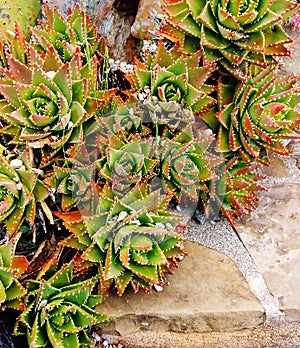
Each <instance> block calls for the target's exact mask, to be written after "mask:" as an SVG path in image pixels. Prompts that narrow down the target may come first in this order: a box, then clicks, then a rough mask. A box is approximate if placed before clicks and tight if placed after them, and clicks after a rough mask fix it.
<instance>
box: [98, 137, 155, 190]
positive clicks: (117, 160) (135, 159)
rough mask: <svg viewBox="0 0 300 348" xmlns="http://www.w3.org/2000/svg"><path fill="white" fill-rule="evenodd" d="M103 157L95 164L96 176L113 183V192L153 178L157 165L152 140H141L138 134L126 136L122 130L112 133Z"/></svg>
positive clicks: (152, 138)
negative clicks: (115, 133) (97, 171)
mask: <svg viewBox="0 0 300 348" xmlns="http://www.w3.org/2000/svg"><path fill="white" fill-rule="evenodd" d="M106 145H107V147H106V149H105V155H104V156H103V157H102V158H101V159H100V160H99V161H98V162H97V166H98V167H99V169H100V171H99V175H100V176H101V177H102V178H104V179H106V180H107V181H109V182H111V183H112V187H113V189H114V190H117V191H119V192H124V190H127V191H128V190H129V189H130V187H132V186H133V185H134V184H136V183H138V182H141V181H142V180H144V179H145V178H151V177H153V176H155V174H156V173H155V171H154V168H155V166H156V165H157V164H158V163H159V160H158V159H156V158H155V156H154V155H155V154H154V146H155V138H154V137H148V138H146V139H142V138H141V136H140V135H139V134H136V135H132V136H131V137H127V134H126V132H125V131H123V132H122V131H121V132H118V134H117V135H114V134H112V135H111V136H110V137H109V139H108V141H107V144H106Z"/></svg>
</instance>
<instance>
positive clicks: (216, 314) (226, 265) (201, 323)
mask: <svg viewBox="0 0 300 348" xmlns="http://www.w3.org/2000/svg"><path fill="white" fill-rule="evenodd" d="M186 248H187V251H188V253H189V256H188V257H186V258H185V259H184V260H183V261H182V262H181V263H180V265H179V268H180V269H178V270H174V275H172V276H170V277H169V278H168V281H169V282H170V283H168V284H169V285H166V286H165V287H164V290H163V291H162V292H153V293H152V294H146V293H144V292H142V291H141V292H140V293H139V294H133V292H131V291H128V292H126V293H125V294H124V295H123V296H122V297H119V296H118V295H116V294H112V295H110V296H109V297H108V299H107V300H106V301H105V302H104V303H102V304H101V305H100V306H99V308H98V310H99V311H101V312H103V313H106V314H108V315H110V316H111V317H113V318H114V320H113V321H112V322H111V324H110V325H109V326H108V327H107V328H106V329H104V333H108V334H113V335H126V334H130V333H134V332H138V331H139V330H152V331H160V332H161V331H172V332H205V331H223V330H232V329H237V328H239V329H241V328H251V327H256V326H258V325H260V324H262V323H263V321H264V310H263V308H262V306H261V304H260V302H259V301H258V300H257V298H256V297H255V296H254V294H253V293H252V292H251V291H250V289H249V287H248V285H247V283H246V281H245V279H244V277H243V276H242V274H241V273H240V271H239V270H238V268H237V267H236V265H235V264H234V263H233V262H232V261H231V259H229V258H228V257H227V256H225V255H223V254H221V253H219V252H217V251H214V250H212V249H209V248H206V247H203V246H201V245H199V244H197V243H192V242H187V243H186Z"/></svg>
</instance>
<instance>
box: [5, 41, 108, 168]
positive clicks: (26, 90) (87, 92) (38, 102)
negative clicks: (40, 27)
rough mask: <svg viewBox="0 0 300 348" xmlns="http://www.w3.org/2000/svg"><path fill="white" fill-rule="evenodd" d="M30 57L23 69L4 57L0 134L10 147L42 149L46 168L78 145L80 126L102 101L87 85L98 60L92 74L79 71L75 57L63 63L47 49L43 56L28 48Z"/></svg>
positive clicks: (79, 63) (13, 59)
mask: <svg viewBox="0 0 300 348" xmlns="http://www.w3.org/2000/svg"><path fill="white" fill-rule="evenodd" d="M28 53H29V61H28V64H27V65H25V64H23V63H21V62H20V61H18V60H17V59H15V58H14V57H13V56H12V55H10V56H8V57H7V62H8V68H7V69H3V78H2V80H1V81H0V92H1V94H2V95H3V97H4V99H3V100H1V101H0V118H2V119H3V120H4V121H5V122H6V124H7V126H6V127H4V128H3V129H1V133H4V134H8V135H11V137H12V140H11V144H16V145H20V146H30V147H32V148H35V149H38V148H40V149H41V151H42V159H41V167H44V166H46V165H47V164H48V163H50V162H51V161H52V159H53V157H54V156H55V155H56V154H57V153H58V152H59V151H60V150H61V149H64V151H66V150H67V149H68V148H70V147H71V146H72V145H74V144H76V143H77V142H78V141H79V140H80V138H81V137H82V136H83V124H84V123H85V122H86V121H87V120H89V119H90V118H91V117H92V116H93V115H95V113H96V112H97V110H98V108H99V107H100V106H101V105H103V103H104V100H103V99H101V97H100V98H98V93H97V92H96V91H95V90H94V88H93V86H92V83H91V81H92V80H93V79H94V80H96V76H97V68H96V65H97V59H96V58H95V59H93V61H92V62H93V69H92V71H90V70H89V69H88V70H86V69H85V68H83V67H82V60H81V55H80V52H79V51H77V53H75V54H74V56H73V58H72V59H71V61H70V62H66V63H64V62H62V60H61V59H60V57H59V56H58V55H57V53H56V51H55V49H54V47H53V46H51V45H50V44H49V46H48V50H47V53H46V54H45V55H44V56H40V55H39V54H38V53H37V52H36V51H35V49H33V48H32V46H28Z"/></svg>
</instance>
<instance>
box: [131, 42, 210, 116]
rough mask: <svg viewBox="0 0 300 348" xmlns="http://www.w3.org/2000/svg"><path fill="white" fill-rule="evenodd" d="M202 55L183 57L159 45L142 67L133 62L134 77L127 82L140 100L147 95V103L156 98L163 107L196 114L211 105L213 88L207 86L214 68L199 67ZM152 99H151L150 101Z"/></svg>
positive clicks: (177, 52) (139, 63)
mask: <svg viewBox="0 0 300 348" xmlns="http://www.w3.org/2000/svg"><path fill="white" fill-rule="evenodd" d="M200 58H201V53H200V52H197V53H195V54H193V55H192V56H190V57H186V56H184V55H183V54H182V53H181V52H180V50H179V48H178V46H177V45H175V46H174V47H173V48H172V49H171V50H167V49H166V47H165V46H164V43H163V42H162V41H160V42H159V43H158V47H157V50H156V52H155V53H154V54H153V55H152V54H150V53H146V56H145V59H144V61H145V62H144V63H143V62H140V61H138V60H137V59H136V67H135V69H134V71H133V73H131V74H128V79H129V81H131V84H132V85H133V89H134V90H136V92H135V94H134V95H135V96H136V97H137V99H138V100H140V99H141V98H142V97H143V95H144V94H145V95H146V99H147V93H148V99H149V98H150V95H151V97H156V98H157V99H158V101H159V102H160V103H161V106H162V107H163V105H164V103H168V102H176V103H177V104H179V105H181V106H182V107H184V108H190V109H191V110H192V111H193V112H198V111H200V110H202V109H204V108H206V107H208V106H209V105H211V104H212V103H213V102H214V99H213V98H212V97H211V96H210V95H209V93H211V92H212V91H213V86H210V85H208V84H207V80H208V78H209V77H210V75H211V73H212V72H213V71H214V70H215V69H216V67H215V65H214V64H209V65H207V66H199V65H200ZM150 99H151V98H150Z"/></svg>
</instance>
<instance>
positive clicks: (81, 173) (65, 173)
mask: <svg viewBox="0 0 300 348" xmlns="http://www.w3.org/2000/svg"><path fill="white" fill-rule="evenodd" d="M76 145H77V146H74V147H73V148H72V151H68V153H67V154H66V155H67V156H68V157H67V158H62V159H59V158H56V160H55V162H56V164H53V165H52V167H51V170H49V171H48V172H47V174H46V175H47V177H46V178H45V179H44V180H43V183H44V184H45V185H46V186H47V187H48V188H49V190H51V192H52V193H53V194H54V195H55V201H56V203H58V202H60V203H61V209H62V210H63V211H68V210H70V209H72V208H74V207H76V205H77V204H78V203H79V200H80V202H81V203H85V202H86V203H87V204H89V203H90V202H91V200H92V198H91V197H92V195H93V194H94V191H95V185H94V184H95V183H94V181H93V177H92V175H93V173H94V167H95V161H96V160H98V152H97V149H95V150H94V151H91V152H89V151H88V149H87V148H86V146H85V144H83V143H80V142H79V143H77V144H76ZM74 157H75V158H74Z"/></svg>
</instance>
